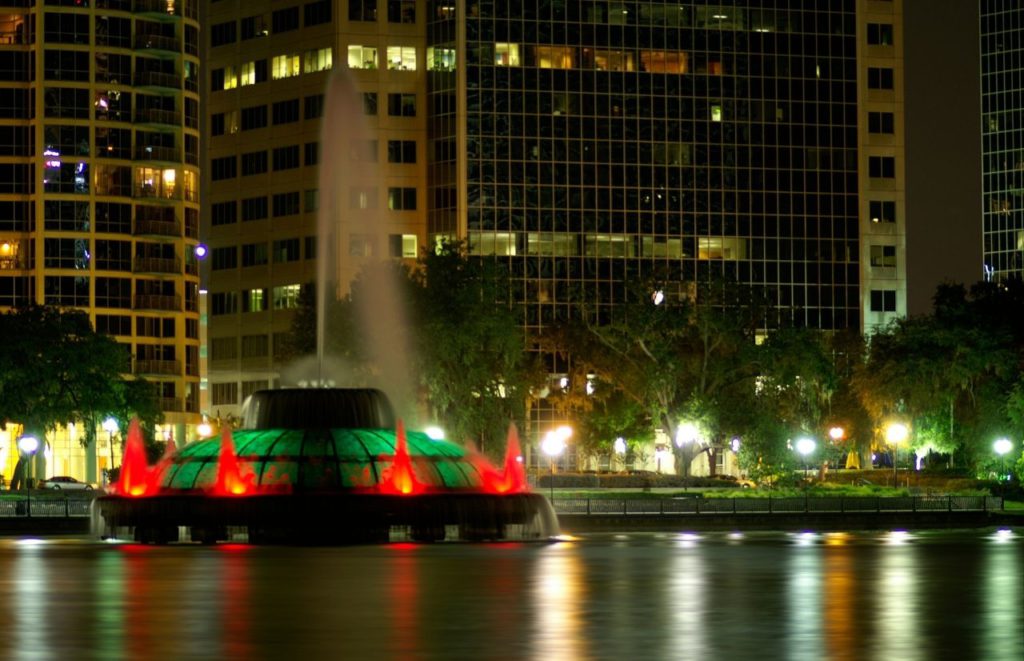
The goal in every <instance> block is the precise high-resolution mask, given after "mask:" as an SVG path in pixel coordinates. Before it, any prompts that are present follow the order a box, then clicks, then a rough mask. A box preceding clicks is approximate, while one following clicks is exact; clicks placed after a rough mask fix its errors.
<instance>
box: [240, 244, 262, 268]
mask: <svg viewBox="0 0 1024 661" xmlns="http://www.w3.org/2000/svg"><path fill="white" fill-rule="evenodd" d="M267 257H268V255H267V244H266V243H246V244H243V245H242V266H243V267H246V266H263V265H264V264H266V263H267Z"/></svg>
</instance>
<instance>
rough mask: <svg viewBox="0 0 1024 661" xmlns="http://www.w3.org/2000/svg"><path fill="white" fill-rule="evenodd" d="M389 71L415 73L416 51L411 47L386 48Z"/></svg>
mask: <svg viewBox="0 0 1024 661" xmlns="http://www.w3.org/2000/svg"><path fill="white" fill-rule="evenodd" d="M388 70H389V71H415V70H416V49H415V48H414V47H412V46H388Z"/></svg>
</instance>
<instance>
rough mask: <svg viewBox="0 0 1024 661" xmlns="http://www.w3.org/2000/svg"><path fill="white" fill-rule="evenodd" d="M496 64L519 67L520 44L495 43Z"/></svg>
mask: <svg viewBox="0 0 1024 661" xmlns="http://www.w3.org/2000/svg"><path fill="white" fill-rule="evenodd" d="M494 64H495V66H499V67H518V66H519V44H506V43H497V44H494Z"/></svg>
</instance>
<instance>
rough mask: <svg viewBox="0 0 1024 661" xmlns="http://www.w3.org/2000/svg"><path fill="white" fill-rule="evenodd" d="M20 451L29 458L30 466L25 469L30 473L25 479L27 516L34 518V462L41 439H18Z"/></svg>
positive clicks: (30, 437) (26, 437) (31, 437)
mask: <svg viewBox="0 0 1024 661" xmlns="http://www.w3.org/2000/svg"><path fill="white" fill-rule="evenodd" d="M18 449H19V450H21V452H22V454H24V455H25V456H27V457H28V466H27V467H26V469H25V472H26V473H28V477H27V478H26V479H25V514H26V516H32V482H31V481H32V461H33V459H34V458H35V456H36V451H37V450H38V449H39V439H38V438H36V437H35V436H22V437H21V438H19V439H18Z"/></svg>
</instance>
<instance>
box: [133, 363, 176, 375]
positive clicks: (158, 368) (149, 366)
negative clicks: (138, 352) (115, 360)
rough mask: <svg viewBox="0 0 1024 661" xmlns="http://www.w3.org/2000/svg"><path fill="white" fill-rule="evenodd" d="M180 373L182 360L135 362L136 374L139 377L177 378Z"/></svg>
mask: <svg viewBox="0 0 1024 661" xmlns="http://www.w3.org/2000/svg"><path fill="white" fill-rule="evenodd" d="M180 373H181V361H180V360H141V359H136V360H135V374H136V375H137V376H145V375H159V376H176V375H178V374H180Z"/></svg>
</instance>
